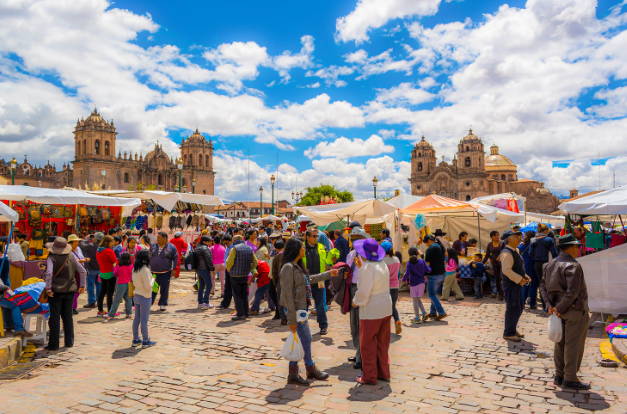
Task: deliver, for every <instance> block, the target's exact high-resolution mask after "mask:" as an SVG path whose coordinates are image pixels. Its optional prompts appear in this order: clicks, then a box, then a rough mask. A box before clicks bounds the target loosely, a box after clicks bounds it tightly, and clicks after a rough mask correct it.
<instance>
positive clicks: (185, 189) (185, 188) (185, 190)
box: [183, 185, 187, 193]
mask: <svg viewBox="0 0 627 414" xmlns="http://www.w3.org/2000/svg"><path fill="white" fill-rule="evenodd" d="M183 192H184V193H186V192H187V185H184V186H183Z"/></svg>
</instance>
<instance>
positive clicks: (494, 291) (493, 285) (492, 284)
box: [490, 275, 499, 296]
mask: <svg viewBox="0 0 627 414" xmlns="http://www.w3.org/2000/svg"><path fill="white" fill-rule="evenodd" d="M490 288H492V294H493V295H494V296H496V295H498V294H499V291H498V290H497V289H496V277H494V275H492V276H491V277H490Z"/></svg>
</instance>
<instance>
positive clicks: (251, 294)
mask: <svg viewBox="0 0 627 414" xmlns="http://www.w3.org/2000/svg"><path fill="white" fill-rule="evenodd" d="M256 291H257V281H256V280H255V281H254V282H252V283H251V284H250V285H248V303H250V304H252V303H253V300H255V292H256ZM262 300H263V298H262Z"/></svg>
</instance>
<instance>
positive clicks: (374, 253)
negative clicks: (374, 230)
mask: <svg viewBox="0 0 627 414" xmlns="http://www.w3.org/2000/svg"><path fill="white" fill-rule="evenodd" d="M353 246H355V250H356V251H357V253H359V255H360V256H362V257H365V258H366V259H368V260H374V261H375V262H378V261H381V260H382V259H383V257H384V256H385V251H384V250H383V248H382V247H381V246H379V243H377V241H376V240H375V239H366V240H357V241H355V242H354V243H353Z"/></svg>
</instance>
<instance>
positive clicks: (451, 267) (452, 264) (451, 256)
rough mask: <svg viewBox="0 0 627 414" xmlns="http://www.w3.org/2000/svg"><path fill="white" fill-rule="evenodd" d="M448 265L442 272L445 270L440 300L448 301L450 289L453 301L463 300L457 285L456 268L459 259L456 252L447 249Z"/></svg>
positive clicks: (462, 294)
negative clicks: (453, 294) (453, 296)
mask: <svg viewBox="0 0 627 414" xmlns="http://www.w3.org/2000/svg"><path fill="white" fill-rule="evenodd" d="M447 252H448V263H447V264H446V267H445V268H444V270H446V279H444V285H443V286H442V300H445V301H446V300H448V297H449V295H450V294H451V289H453V292H455V299H457V300H464V293H463V292H462V290H461V288H460V287H459V285H458V284H457V268H458V267H459V259H458V257H457V250H455V249H448V251H447Z"/></svg>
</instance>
